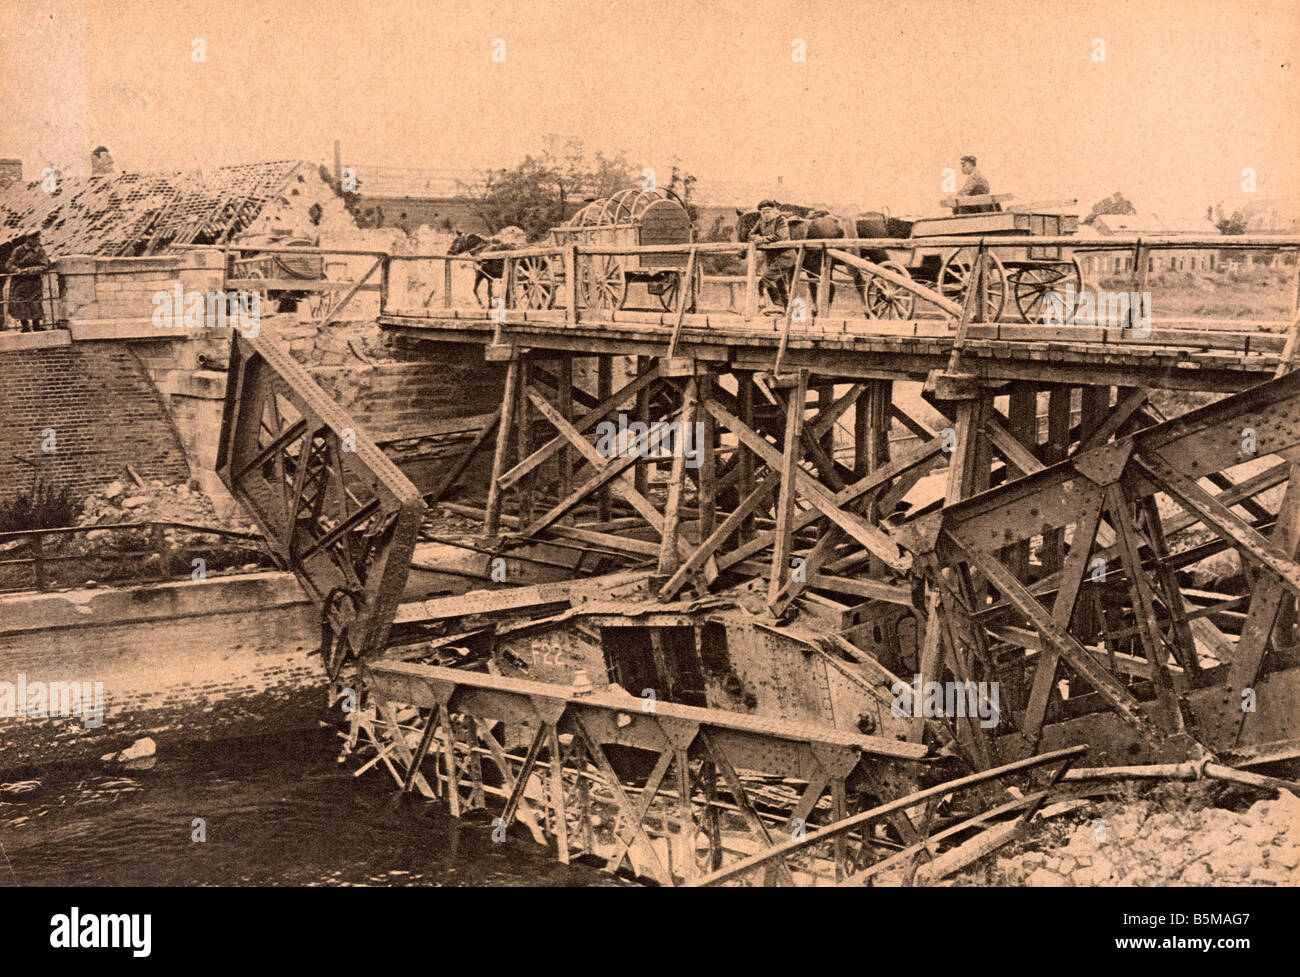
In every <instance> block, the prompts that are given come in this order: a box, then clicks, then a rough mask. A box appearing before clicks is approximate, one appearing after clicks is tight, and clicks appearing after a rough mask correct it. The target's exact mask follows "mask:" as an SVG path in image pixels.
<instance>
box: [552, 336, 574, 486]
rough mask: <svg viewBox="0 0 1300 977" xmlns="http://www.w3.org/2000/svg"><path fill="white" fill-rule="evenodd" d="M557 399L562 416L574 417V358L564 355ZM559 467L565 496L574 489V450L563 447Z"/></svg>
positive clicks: (557, 380)
mask: <svg viewBox="0 0 1300 977" xmlns="http://www.w3.org/2000/svg"><path fill="white" fill-rule="evenodd" d="M555 384H556V391H555V392H556V395H557V396H556V400H557V402H558V403H557V406H558V407H559V410H560V416H561V417H563V418H564V419H565V420H566V421H567V420H569V419H570V418H571V417H573V360H572V359H571V358H570V357H568V356H565V357H562V358H561V359H560V362H559V363H558V364H557V366H556V370H555ZM557 462H558V467H559V494H560V498H564V497H565V496H566V495H568V494H569V493H570V492H572V491H573V452H572V451H570V450H569V449H568V448H567V447H566V448H561V449H560V453H559V457H558V458H557Z"/></svg>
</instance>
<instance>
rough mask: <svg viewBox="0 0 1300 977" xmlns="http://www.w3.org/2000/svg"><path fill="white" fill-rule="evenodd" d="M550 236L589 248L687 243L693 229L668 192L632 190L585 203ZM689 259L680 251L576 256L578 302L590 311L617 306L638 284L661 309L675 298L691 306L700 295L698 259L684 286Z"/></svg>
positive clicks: (683, 207) (671, 304)
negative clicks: (689, 278) (687, 285)
mask: <svg viewBox="0 0 1300 977" xmlns="http://www.w3.org/2000/svg"><path fill="white" fill-rule="evenodd" d="M551 240H552V241H553V242H554V243H555V244H557V245H569V244H577V245H579V246H582V247H588V248H602V247H604V248H616V249H631V248H639V247H650V246H654V245H679V244H690V243H692V241H693V240H694V228H693V227H692V225H691V217H690V213H689V212H688V211H687V209H686V204H685V203H684V202H683V201H682V199H681V198H680V197H678V196H677V194H675V193H673V192H672V191H671V190H664V189H657V190H639V189H632V190H623V191H621V192H619V193H616V194H614V196H612V197H606V198H604V199H602V200H595V201H592V202H591V203H589V204H587V206H585V207H583V208H582V209H581V210H580V211H578V212H577V213H576V214H574V215H573V217H571V218H570V219H569V220H568V221H567V222H566V223H564V224H561V225H560V226H559V227H555V228H552V230H551ZM688 257H689V256H688V254H687V253H686V251H684V250H682V251H663V252H653V251H647V252H640V253H633V254H623V255H618V254H582V255H579V256H578V289H577V291H578V300H579V301H580V302H581V303H582V304H583V305H584V306H586V307H587V308H589V309H621V308H624V307H625V306H626V304H627V300H628V293H629V289H630V287H631V286H633V285H641V286H644V287H645V290H646V293H647V295H648V296H649V297H650V298H651V299H652V300H655V301H657V302H658V303H659V305H661V306H662V307H663V308H664V310H672V309H675V308H676V307H677V305H678V301H679V298H682V299H683V300H684V301H685V302H686V303H687V308H690V307H691V306H692V305H693V304H694V302H695V297H696V296H697V295H698V294H699V282H700V267H699V263H698V262H697V263H696V264H695V272H694V274H693V275H692V278H694V281H693V282H691V283H690V284H689V287H688V288H686V289H683V287H682V285H683V280H684V279H685V277H686V274H687V268H688V267H689V265H690V262H689V261H688ZM683 292H684V293H685V294H684V296H683Z"/></svg>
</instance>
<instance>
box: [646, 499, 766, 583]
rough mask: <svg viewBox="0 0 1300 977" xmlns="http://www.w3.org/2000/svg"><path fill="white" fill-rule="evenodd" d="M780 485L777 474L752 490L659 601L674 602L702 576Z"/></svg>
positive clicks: (679, 571) (692, 556)
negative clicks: (694, 577)
mask: <svg viewBox="0 0 1300 977" xmlns="http://www.w3.org/2000/svg"><path fill="white" fill-rule="evenodd" d="M779 483H780V478H779V477H778V476H776V475H773V476H772V477H770V478H766V479H764V480H763V481H762V482H761V483H760V484H759V485H758V486H757V487H756V488H754V489H751V490H750V492H749V494H748V495H746V496H745V497H744V498H743V499H742V500H741V501H740V505H738V506H737V507H736V508H735V509H734V510H733V511H732V512H731V513H730V514H728V516H727V517H726V518H725V519H723V520H722V523H721V524H720V525H719V526H718V527H717V528H716V529H715V530H714V531H713V532H712V533H711V534H710V535H709V537H708V538H707V539H705V540H704V542H702V543H701V544H700V545H699V546H697V547H696V548H695V549H694V550H693V551H692V552H691V553H690V554H689V555H688V556H687V558H686V560H685V562H683V563H682V565H681V566H680V567H678V568H677V572H676V573H674V574H673V575H672V577H671V578H669V580H668V582H667V583H666V584H664V586H663V587H662V588H661V589H660V591H659V599H660V600H662V601H670V600H672V599H673V598H674V597H675V596H677V594H678V592H679V591H680V590H681V588H682V587H683V586H684V585H685V584H686V581H687V580H688V579H689V577H690V575H691V574H693V573H698V572H699V571H700V570H701V569H703V568H704V566H705V564H706V563H707V562H708V561H709V560H711V559H713V557H714V555H715V554H716V553H717V551H718V550H719V549H720V548H721V546H722V544H723V543H725V542H726V541H727V539H728V538H729V537H730V536H731V534H732V533H734V532H735V531H736V529H737V528H738V527H739V526H740V525H741V524H742V523H744V521H745V520H747V519H750V518H752V514H753V512H754V510H755V509H757V508H758V507H759V506H761V505H763V504H764V503H765V502H766V501H767V500H768V498H770V497H771V495H772V493H773V491H775V490H776V487H777V485H778V484H779Z"/></svg>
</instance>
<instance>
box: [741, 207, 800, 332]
mask: <svg viewBox="0 0 1300 977" xmlns="http://www.w3.org/2000/svg"><path fill="white" fill-rule="evenodd" d="M749 239H750V240H751V241H753V242H754V243H756V244H771V243H773V242H774V241H789V240H790V222H789V221H788V220H786V216H785V214H783V213H781V209H780V205H779V204H778V203H777V202H776V201H775V200H763V201H760V202H759V205H758V220H757V221H756V222H755V223H754V227H753V228H752V229H751V230H750V232H749ZM762 255H763V275H762V278H761V281H762V283H763V288H764V290H765V291H766V292H767V294H768V295H769V296H770V297H771V298H772V299H773V301H774V302H776V303H777V306H778V309H784V308H785V304H786V301H787V299H788V298H789V280H790V274H791V272H792V271H794V252H793V251H784V250H783V251H764V252H762Z"/></svg>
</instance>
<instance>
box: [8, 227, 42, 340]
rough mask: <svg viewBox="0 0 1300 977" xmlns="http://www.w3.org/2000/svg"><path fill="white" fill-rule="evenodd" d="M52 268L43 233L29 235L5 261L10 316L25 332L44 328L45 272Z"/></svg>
mask: <svg viewBox="0 0 1300 977" xmlns="http://www.w3.org/2000/svg"><path fill="white" fill-rule="evenodd" d="M49 270H50V259H49V258H47V257H46V256H45V250H44V249H43V248H42V247H41V235H40V234H39V233H36V234H29V235H28V236H27V237H26V238H25V239H23V241H22V242H20V243H19V245H18V246H17V247H16V248H14V250H13V253H12V254H11V255H10V256H9V260H8V262H6V263H5V272H6V273H8V274H10V275H13V276H14V277H13V278H11V279H9V315H11V316H13V318H15V319H17V320H18V321H19V322H20V323H21V324H22V332H36V331H37V330H39V329H42V328H43V324H42V323H43V320H44V318H45V314H44V311H43V310H42V308H41V306H42V305H43V301H42V299H43V296H44V289H45V273H46V272H47V271H49Z"/></svg>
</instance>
